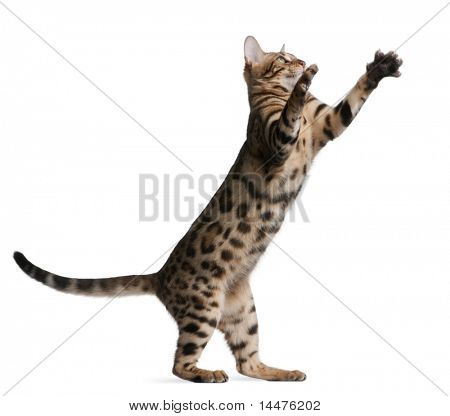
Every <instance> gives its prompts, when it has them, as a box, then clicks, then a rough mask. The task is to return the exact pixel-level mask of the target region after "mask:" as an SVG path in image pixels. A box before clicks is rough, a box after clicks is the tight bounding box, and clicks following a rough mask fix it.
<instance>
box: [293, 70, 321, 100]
mask: <svg viewBox="0 0 450 416" xmlns="http://www.w3.org/2000/svg"><path fill="white" fill-rule="evenodd" d="M318 71H319V68H318V66H317V65H316V64H312V65H310V66H309V67H308V68H306V70H305V72H303V74H302V76H301V77H300V79H299V80H298V82H297V86H298V88H300V90H301V91H302V92H303V93H306V91H308V89H309V86H310V85H311V81H312V79H313V78H314V76H315V75H316V74H317V72H318Z"/></svg>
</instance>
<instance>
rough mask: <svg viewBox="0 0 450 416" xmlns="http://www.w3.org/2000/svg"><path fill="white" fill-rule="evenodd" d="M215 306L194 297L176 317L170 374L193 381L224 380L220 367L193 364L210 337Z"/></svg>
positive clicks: (213, 323) (218, 381) (215, 316)
mask: <svg viewBox="0 0 450 416" xmlns="http://www.w3.org/2000/svg"><path fill="white" fill-rule="evenodd" d="M219 316H220V312H219V308H212V307H209V306H208V305H207V304H205V303H202V302H200V301H198V300H197V301H196V302H194V303H193V304H192V306H191V307H189V309H188V310H187V312H186V313H185V314H184V316H183V317H178V318H176V320H177V324H178V330H179V336H178V342H177V350H176V353H175V361H174V366H173V371H172V372H173V374H175V375H176V376H178V377H180V378H182V379H184V380H188V381H193V382H195V383H224V382H225V381H227V380H228V376H227V374H226V373H225V372H224V371H222V370H216V371H210V370H204V369H201V368H198V367H197V362H198V360H199V358H200V355H201V354H202V352H203V349H204V348H205V347H206V344H207V343H208V341H209V340H210V338H211V336H212V334H213V332H214V330H215V328H216V326H217V323H218V320H219Z"/></svg>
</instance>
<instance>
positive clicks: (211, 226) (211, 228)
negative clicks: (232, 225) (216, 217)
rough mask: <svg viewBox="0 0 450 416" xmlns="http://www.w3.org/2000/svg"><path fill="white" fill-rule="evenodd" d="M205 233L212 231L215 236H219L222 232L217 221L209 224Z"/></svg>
mask: <svg viewBox="0 0 450 416" xmlns="http://www.w3.org/2000/svg"><path fill="white" fill-rule="evenodd" d="M206 231H214V232H215V233H216V234H220V233H221V232H222V231H223V227H222V225H220V223H219V222H218V221H216V222H213V223H212V224H209V225H208V227H207V228H206Z"/></svg>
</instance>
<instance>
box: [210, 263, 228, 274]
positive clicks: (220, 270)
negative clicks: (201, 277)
mask: <svg viewBox="0 0 450 416" xmlns="http://www.w3.org/2000/svg"><path fill="white" fill-rule="evenodd" d="M224 273H225V269H224V268H223V267H221V266H219V265H218V264H217V263H216V262H213V263H212V264H211V274H212V275H213V276H214V277H222V276H223V275H224Z"/></svg>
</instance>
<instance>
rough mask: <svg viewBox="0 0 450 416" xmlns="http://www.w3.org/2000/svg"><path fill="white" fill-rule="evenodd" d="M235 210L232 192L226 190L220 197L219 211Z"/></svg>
mask: <svg viewBox="0 0 450 416" xmlns="http://www.w3.org/2000/svg"><path fill="white" fill-rule="evenodd" d="M231 208H233V200H232V198H231V191H230V190H229V189H224V190H223V192H222V193H221V194H220V197H219V209H220V212H222V213H225V212H229V211H230V210H231Z"/></svg>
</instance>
